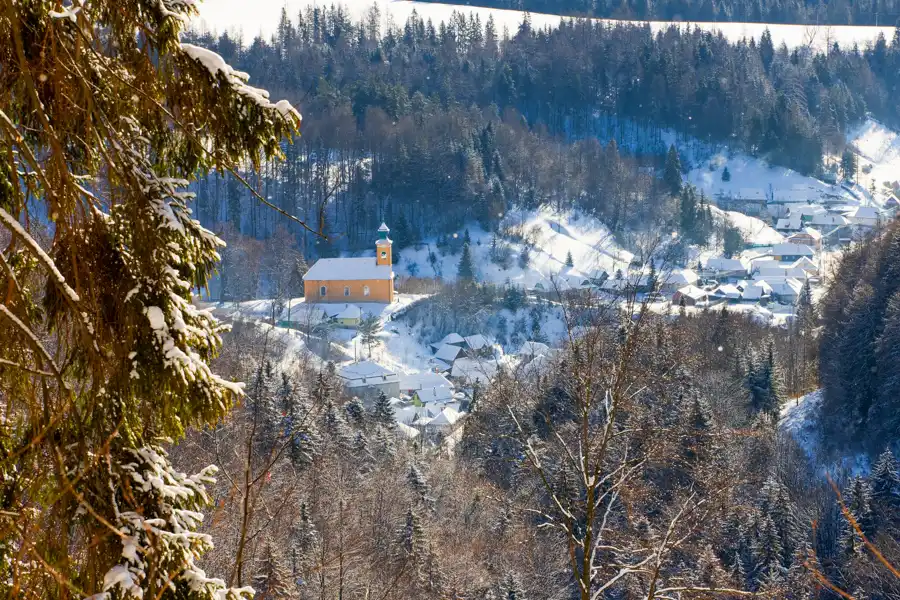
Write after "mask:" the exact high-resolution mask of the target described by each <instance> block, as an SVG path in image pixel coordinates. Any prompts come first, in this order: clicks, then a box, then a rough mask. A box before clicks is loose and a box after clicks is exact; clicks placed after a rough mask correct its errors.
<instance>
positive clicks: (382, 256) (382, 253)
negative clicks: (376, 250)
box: [381, 250, 387, 258]
mask: <svg viewBox="0 0 900 600" xmlns="http://www.w3.org/2000/svg"><path fill="white" fill-rule="evenodd" d="M381 258H387V250H382V251H381Z"/></svg>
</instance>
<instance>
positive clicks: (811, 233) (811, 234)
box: [785, 227, 822, 250]
mask: <svg viewBox="0 0 900 600" xmlns="http://www.w3.org/2000/svg"><path fill="white" fill-rule="evenodd" d="M785 241H786V242H787V243H789V244H801V245H803V246H809V247H810V248H813V249H814V250H821V249H822V234H821V233H820V232H819V231H817V230H815V229H813V228H812V227H804V228H803V229H802V230H801V231H798V232H796V233H794V234H792V235H790V236H788V237H787V239H786V240H785Z"/></svg>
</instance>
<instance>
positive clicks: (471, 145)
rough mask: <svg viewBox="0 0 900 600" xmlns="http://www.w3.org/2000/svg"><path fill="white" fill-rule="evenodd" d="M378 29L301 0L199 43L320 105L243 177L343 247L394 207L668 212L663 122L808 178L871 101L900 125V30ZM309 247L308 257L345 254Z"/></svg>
mask: <svg viewBox="0 0 900 600" xmlns="http://www.w3.org/2000/svg"><path fill="white" fill-rule="evenodd" d="M380 23H381V18H380V14H379V12H378V10H377V8H373V10H372V11H371V12H370V16H369V18H368V19H367V20H366V21H365V22H362V23H354V22H352V21H351V20H350V19H349V18H348V17H347V16H346V15H345V13H344V12H343V11H342V10H341V9H340V8H328V9H323V8H309V9H308V10H306V11H304V12H303V13H302V14H299V15H287V14H285V15H283V17H282V22H281V25H280V26H279V29H278V34H277V36H275V37H274V39H272V40H268V41H267V40H262V39H256V40H253V42H252V43H250V44H242V43H241V42H240V40H235V39H232V38H231V37H229V36H228V35H224V34H223V35H222V36H220V37H219V38H212V37H210V36H200V37H198V38H195V41H197V42H198V43H201V44H203V45H206V46H210V47H212V48H214V49H215V50H216V51H217V52H219V53H221V54H222V55H223V56H224V57H225V58H226V59H227V60H229V61H231V62H232V63H234V64H235V65H236V66H237V67H238V68H240V69H242V70H244V71H247V72H249V73H252V74H253V76H254V77H255V78H256V79H257V80H258V81H259V82H261V84H263V85H265V86H267V87H268V88H269V89H272V90H273V91H274V92H275V93H279V94H284V95H286V96H287V97H289V98H291V99H293V100H295V101H297V102H298V103H299V104H301V105H302V106H303V108H304V110H305V111H308V112H310V113H311V114H315V115H316V119H315V120H313V121H311V122H310V123H308V124H307V126H306V127H305V130H304V135H303V137H302V138H301V139H300V140H299V141H298V142H297V143H296V144H295V145H293V146H289V147H286V149H285V150H286V154H287V160H286V161H285V162H283V163H278V164H277V165H276V164H266V165H264V167H263V169H262V171H261V172H260V173H258V174H253V176H252V178H251V179H252V181H253V182H254V185H256V186H257V187H258V188H259V189H260V191H261V192H262V193H263V194H264V195H265V196H267V197H271V198H272V200H273V202H275V203H277V204H278V205H279V206H281V207H282V208H284V209H286V210H288V211H289V212H291V213H294V214H298V215H300V216H301V217H305V218H307V219H310V220H313V221H321V222H322V223H323V224H324V227H325V229H326V231H328V232H329V233H333V234H337V235H336V236H333V237H334V241H335V243H336V245H337V248H340V249H347V248H350V249H352V248H355V247H358V246H359V245H360V244H367V243H368V235H369V234H368V232H369V231H371V230H372V228H373V227H375V226H377V224H378V222H379V220H380V219H382V218H386V219H388V220H390V221H391V222H392V223H393V224H398V223H403V225H402V226H401V229H404V230H405V231H407V232H408V234H407V235H408V236H411V237H412V238H416V237H418V236H420V235H437V234H440V233H443V232H450V231H454V230H456V229H458V228H459V227H460V226H461V225H462V224H463V223H464V222H465V221H467V220H474V219H478V220H480V221H481V222H482V223H483V225H484V226H485V227H486V228H488V227H491V226H492V224H493V223H495V222H496V221H498V220H499V218H500V215H502V214H504V212H505V211H506V210H507V209H508V208H509V207H510V206H519V207H533V206H536V205H539V204H548V203H549V204H553V205H557V206H559V207H561V208H566V207H569V206H572V205H575V206H579V207H581V208H583V209H585V210H587V211H588V212H590V213H592V214H594V215H596V216H598V217H600V218H601V219H602V220H604V221H605V222H606V223H607V225H608V226H609V227H610V229H611V230H613V231H614V232H616V233H619V232H621V231H622V230H623V229H627V228H628V226H629V224H632V225H633V224H635V223H652V222H656V221H657V220H659V219H665V218H666V216H665V215H666V211H667V209H666V204H667V203H668V202H669V201H668V200H667V199H666V194H667V193H668V192H669V187H668V186H666V185H664V184H662V183H661V182H660V181H658V180H656V179H655V178H654V177H653V175H655V174H659V175H661V174H662V173H661V171H662V169H661V167H662V164H661V158H662V156H663V155H664V154H665V152H666V150H667V148H668V145H669V143H671V142H673V141H675V139H676V138H675V136H674V134H671V133H670V131H671V132H677V134H678V136H679V137H678V140H680V141H682V142H683V143H682V144H680V145H682V146H683V147H696V145H697V144H700V143H727V144H729V145H730V146H731V147H732V148H734V149H743V150H745V151H747V152H749V153H751V154H753V155H756V156H761V157H766V158H768V159H769V160H771V161H773V162H775V163H778V164H783V165H786V166H790V167H793V168H795V169H797V170H799V171H801V172H803V173H815V172H817V171H819V170H820V169H821V163H822V156H823V153H825V152H829V153H838V154H839V152H840V150H841V149H842V147H843V144H844V133H845V132H846V131H847V129H848V127H849V126H851V125H852V124H854V123H856V122H858V121H859V120H860V119H862V118H863V116H864V115H865V114H866V112H867V111H870V112H871V113H873V114H874V115H876V116H878V117H879V118H881V119H883V120H884V121H885V122H886V123H889V124H890V123H897V122H898V118H900V113H898V104H897V102H896V101H894V100H893V99H892V98H893V97H894V96H895V95H896V93H897V90H898V84H900V80H898V77H900V75H898V72H900V70H898V65H900V36H895V37H894V39H893V40H891V41H890V43H888V42H887V41H885V40H879V42H878V43H877V44H876V45H875V46H874V47H873V48H871V49H865V50H860V49H857V48H850V49H840V48H837V47H833V48H831V49H829V51H828V52H827V53H822V54H813V53H811V52H810V51H809V50H807V49H803V48H801V49H797V50H794V51H790V52H789V51H788V50H787V49H785V48H774V47H773V46H772V43H771V38H770V37H769V36H764V37H763V39H762V40H761V41H760V43H759V44H758V45H757V44H756V43H755V42H753V41H751V42H749V43H745V42H741V43H737V44H730V43H728V42H727V41H726V40H725V39H724V38H723V37H721V36H715V35H711V34H709V33H704V32H700V31H698V30H695V31H690V32H681V31H680V30H678V29H676V28H672V29H669V30H667V31H665V32H662V33H660V34H658V35H653V34H652V33H651V32H650V30H649V28H646V27H640V26H633V25H618V26H609V25H603V24H598V23H591V22H587V21H583V22H574V23H565V22H564V23H562V24H561V26H560V27H559V28H558V29H555V30H552V31H537V30H534V29H532V28H531V27H530V25H529V23H528V22H527V20H526V21H525V22H523V23H522V24H521V26H520V27H519V29H518V31H513V32H502V31H497V29H496V27H495V26H494V24H493V22H491V21H488V22H487V23H481V22H479V21H478V20H477V19H475V18H469V17H466V16H464V15H462V14H457V15H455V16H454V18H453V19H451V21H450V22H448V23H432V22H422V21H421V20H419V19H416V18H411V19H410V20H409V21H408V22H407V23H404V24H396V25H395V26H393V27H390V28H388V29H387V30H382V29H381V28H380ZM610 140H614V141H615V142H616V143H615V144H613V143H612V142H610ZM685 144H687V146H685ZM641 165H645V166H650V167H653V168H651V169H650V171H649V172H647V171H644V170H642V169H640V168H639V167H640V166H641ZM198 192H199V200H200V215H201V217H202V219H203V221H204V222H205V223H210V224H216V226H218V224H219V223H222V222H224V221H229V222H231V223H232V225H233V227H234V229H235V230H240V231H241V232H243V233H245V234H249V235H252V236H255V237H265V236H266V235H268V234H269V233H270V232H271V230H272V224H273V223H274V221H272V215H273V213H269V215H270V216H268V217H266V216H263V213H260V212H259V209H257V208H251V207H250V205H246V206H242V202H241V196H242V192H241V186H239V185H237V184H236V183H235V182H230V181H228V180H221V179H219V178H218V177H214V178H212V179H208V180H206V181H205V182H203V183H202V184H201V185H200V187H199V188H198ZM243 195H244V196H246V194H243ZM398 237H400V238H401V243H406V240H404V239H402V238H404V237H406V236H405V235H403V234H400V233H398ZM303 243H304V247H303V251H304V253H305V254H306V255H307V256H312V255H316V254H318V255H323V254H326V253H327V252H333V251H334V250H335V248H325V247H319V248H314V247H313V245H312V244H313V241H312V240H311V239H310V238H309V237H308V235H306V236H305V237H304V240H303Z"/></svg>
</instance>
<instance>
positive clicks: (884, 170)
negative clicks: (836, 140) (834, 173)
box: [849, 119, 900, 204]
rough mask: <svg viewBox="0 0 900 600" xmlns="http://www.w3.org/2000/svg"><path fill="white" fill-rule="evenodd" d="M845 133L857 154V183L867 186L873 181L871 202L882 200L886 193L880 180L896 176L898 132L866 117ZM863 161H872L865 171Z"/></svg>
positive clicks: (898, 167)
mask: <svg viewBox="0 0 900 600" xmlns="http://www.w3.org/2000/svg"><path fill="white" fill-rule="evenodd" d="M849 137H850V145H851V147H852V148H854V149H855V150H856V151H857V153H858V155H859V167H860V170H859V183H860V184H861V185H862V186H863V187H864V188H866V189H869V188H870V187H871V184H872V182H873V181H874V183H875V197H874V199H875V202H876V203H878V204H884V202H885V200H887V197H888V196H887V188H885V187H884V183H885V182H894V181H897V180H898V179H900V135H898V134H897V132H896V131H891V130H890V129H888V128H887V127H885V126H884V125H882V124H881V123H879V122H877V121H873V120H871V119H870V120H868V121H866V122H865V123H864V124H863V125H862V126H861V127H859V129H857V130H856V131H854V132H852V134H851V135H850V136H849ZM867 165H872V170H871V171H870V172H869V173H868V174H866V173H864V171H863V167H866V166H867Z"/></svg>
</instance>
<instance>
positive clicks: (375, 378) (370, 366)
mask: <svg viewBox="0 0 900 600" xmlns="http://www.w3.org/2000/svg"><path fill="white" fill-rule="evenodd" d="M337 374H338V377H339V378H340V379H341V383H342V384H343V385H344V388H345V389H346V390H347V393H348V394H350V395H352V396H358V397H359V398H361V399H363V400H373V399H374V398H376V397H377V396H378V395H379V394H381V393H383V394H384V395H385V396H388V397H391V396H399V395H400V377H399V376H398V375H397V374H396V373H395V372H393V371H391V370H390V369H387V368H386V367H383V366H381V365H379V364H378V363H375V362H372V361H370V360H361V361H359V362H354V363H350V364H348V365H344V366H343V367H341V368H339V369H338V372H337Z"/></svg>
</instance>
